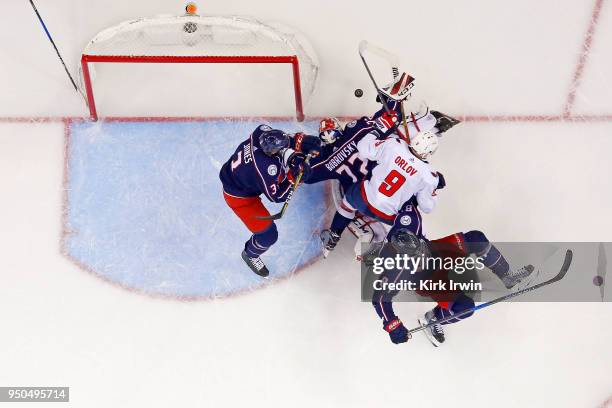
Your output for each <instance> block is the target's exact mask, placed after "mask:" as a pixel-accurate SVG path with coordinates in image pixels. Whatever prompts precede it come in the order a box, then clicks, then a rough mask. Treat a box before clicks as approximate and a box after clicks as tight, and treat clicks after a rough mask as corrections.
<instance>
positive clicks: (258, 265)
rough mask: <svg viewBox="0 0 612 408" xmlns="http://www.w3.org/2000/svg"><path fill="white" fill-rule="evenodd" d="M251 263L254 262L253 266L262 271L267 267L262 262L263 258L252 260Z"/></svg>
mask: <svg viewBox="0 0 612 408" xmlns="http://www.w3.org/2000/svg"><path fill="white" fill-rule="evenodd" d="M251 261H252V262H253V265H255V267H256V268H257V270H260V269H262V268H263V267H264V266H265V265H264V263H263V261H262V260H261V258H259V257H257V258H251Z"/></svg>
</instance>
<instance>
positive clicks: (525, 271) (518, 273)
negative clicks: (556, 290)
mask: <svg viewBox="0 0 612 408" xmlns="http://www.w3.org/2000/svg"><path fill="white" fill-rule="evenodd" d="M532 271H533V266H531V265H525V266H523V267H522V268H519V269H517V270H514V271H511V272H510V276H511V277H513V278H523V277H525V276H527V275H529V274H530V273H531V272H532Z"/></svg>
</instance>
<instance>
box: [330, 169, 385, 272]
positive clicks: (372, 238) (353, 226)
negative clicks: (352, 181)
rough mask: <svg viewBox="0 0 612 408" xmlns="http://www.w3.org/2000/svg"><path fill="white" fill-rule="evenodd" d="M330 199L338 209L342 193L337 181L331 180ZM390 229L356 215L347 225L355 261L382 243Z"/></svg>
mask: <svg viewBox="0 0 612 408" xmlns="http://www.w3.org/2000/svg"><path fill="white" fill-rule="evenodd" d="M332 197H333V200H334V205H335V206H336V209H338V208H340V204H341V203H342V199H343V197H344V192H343V191H342V186H341V185H340V183H339V182H338V181H337V180H332ZM390 228H391V227H390V226H389V225H386V224H383V223H382V222H380V221H377V220H375V219H373V218H370V217H368V216H365V215H361V214H357V216H356V217H355V219H353V221H351V223H350V224H349V225H348V230H349V231H350V232H351V234H353V236H354V237H355V238H357V241H356V242H355V260H356V261H357V262H360V261H361V259H362V255H363V254H364V253H367V252H369V249H370V247H374V246H375V245H376V244H377V243H380V242H382V241H384V239H385V237H386V236H387V232H388V231H389V229H390Z"/></svg>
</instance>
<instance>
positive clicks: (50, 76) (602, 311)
mask: <svg viewBox="0 0 612 408" xmlns="http://www.w3.org/2000/svg"><path fill="white" fill-rule="evenodd" d="M37 5H38V7H39V10H40V12H41V13H42V14H43V16H44V17H45V18H46V20H47V24H48V26H49V29H50V31H51V32H52V34H53V35H54V36H55V39H56V41H57V43H58V45H59V47H60V50H61V51H62V53H63V55H64V57H65V59H66V62H67V63H68V65H69V68H70V69H71V71H72V72H75V71H76V64H77V61H78V58H79V53H80V50H81V49H82V48H83V47H84V46H85V44H86V43H87V41H88V40H89V39H90V38H92V37H93V36H94V35H95V34H96V33H97V32H98V31H100V30H101V29H103V28H105V27H108V26H110V25H112V24H115V23H118V22H119V21H122V20H126V19H130V18H135V17H139V16H144V15H155V14H160V13H166V14H168V13H170V14H175V13H179V12H180V11H181V10H182V6H183V2H182V1H178V0H172V1H143V0H133V1H115V0H113V1H91V2H82V1H76V0H39V1H38V2H37ZM200 7H201V11H202V13H211V14H246V15H253V16H257V17H260V18H267V19H275V20H279V21H282V22H284V23H286V24H289V25H292V26H294V27H296V28H298V29H300V30H301V31H303V32H304V33H305V34H306V35H307V37H308V38H309V39H310V40H311V41H312V43H313V46H314V48H315V49H316V51H317V53H318V54H319V57H320V60H321V81H320V83H319V87H318V90H317V93H316V94H315V95H314V98H313V100H312V102H311V104H310V106H309V110H308V113H310V114H312V115H328V114H336V115H347V116H354V115H361V114H367V113H369V112H370V111H372V109H374V108H375V107H376V105H375V103H374V102H373V101H372V99H373V91H372V89H371V87H370V85H369V83H368V79H367V76H366V74H365V72H364V71H363V68H362V67H361V66H360V61H359V59H358V57H357V54H356V49H357V44H358V42H359V40H361V39H364V38H365V39H368V40H370V41H372V42H375V43H378V44H381V45H383V46H385V47H387V48H390V49H393V50H394V51H396V52H398V53H399V54H400V55H401V57H402V61H403V65H404V66H405V67H406V69H407V70H410V71H411V72H412V73H413V74H414V76H415V77H416V78H417V81H418V85H417V86H418V92H419V94H418V96H419V97H420V98H424V99H426V100H427V101H428V102H429V104H430V105H431V106H432V107H434V108H439V109H440V110H442V111H445V112H448V113H451V114H457V115H469V116H472V117H473V118H474V117H484V119H486V118H491V117H498V116H506V115H528V116H538V115H547V116H561V115H562V114H563V112H564V108H565V107H566V102H567V97H568V95H569V94H570V93H571V92H572V89H573V88H574V85H577V87H576V89H575V95H576V98H575V102H574V103H573V105H572V109H573V110H572V113H573V114H574V115H582V116H581V117H583V118H587V117H591V116H592V115H604V116H602V117H601V118H600V120H598V121H588V122H579V121H578V122H577V121H561V120H554V121H550V122H544V121H539V122H538V121H533V120H531V121H530V120H524V121H518V122H508V121H497V122H486V123H483V122H481V121H472V122H466V123H464V124H462V125H461V126H459V127H457V128H456V129H453V130H452V131H451V132H449V134H448V135H447V136H445V137H444V140H443V142H442V146H441V148H440V151H439V153H438V154H437V155H436V157H435V160H434V164H435V165H436V166H437V167H438V168H439V169H440V171H442V172H443V173H444V174H445V176H446V179H447V182H448V187H447V189H445V190H444V191H443V192H441V193H440V203H439V208H437V209H436V211H435V212H434V213H433V214H432V215H430V216H428V217H427V218H426V222H427V223H428V226H429V232H430V235H431V236H440V235H445V234H448V233H451V232H455V231H460V230H468V229H473V228H478V229H482V230H483V231H485V232H486V233H487V235H489V236H490V237H491V238H492V239H494V240H497V241H504V240H509V241H513V240H514V241H529V240H533V241H612V232H611V231H612V217H610V214H609V211H610V202H611V200H612V190H611V187H610V182H609V180H608V179H609V175H610V173H611V170H612V165H611V164H610V162H609V155H610V153H609V152H611V151H612V138H611V131H612V125H611V121H610V120H611V119H610V115H612V104H611V103H610V100H612V89H611V87H612V85H611V84H612V81H610V79H609V78H608V76H609V75H608V72H609V71H610V66H611V65H612V54H611V52H610V35H609V34H610V32H611V31H612V5H611V4H610V3H609V1H606V0H600V1H595V0H563V1H556V0H540V1H538V2H533V1H528V0H517V1H514V2H511V3H507V2H500V1H489V2H483V1H477V0H466V1H462V2H456V1H452V0H440V1H436V2H404V3H401V2H400V3H395V4H391V3H389V4H388V3H385V4H380V3H375V2H370V1H365V0H355V1H346V0H342V1H336V2H328V1H322V0H312V1H299V2H298V1H290V2H285V3H278V2H273V1H270V0H267V1H263V0H260V1H246V0H237V1H234V2H231V4H229V3H228V2H224V1H219V0H209V1H208V2H206V3H202V4H200ZM596 7H600V13H599V15H598V16H597V17H598V20H597V24H596V25H594V28H593V38H592V43H591V46H590V48H589V49H588V50H587V51H588V55H587V56H586V58H585V59H584V60H585V65H584V68H583V69H581V70H580V71H581V73H580V81H579V82H578V83H575V82H574V75H575V73H576V71H577V66H578V63H579V61H580V55H581V53H582V52H583V49H582V47H583V43H584V38H585V34H586V33H587V31H588V30H589V27H590V26H591V22H592V21H593V18H594V16H596V14H597V13H594V8H596ZM0 12H1V13H0V15H1V16H2V17H0V38H3V44H2V54H1V57H0V61H1V63H0V170H1V171H0V186H2V197H3V200H2V202H1V203H0V253H1V254H2V258H1V261H0V262H1V263H0V265H1V267H2V271H3V272H2V283H1V284H0V322H2V331H1V335H0V367H1V369H0V386H9V385H15V386H16V385H20V386H23V385H66V386H70V387H71V405H72V406H77V407H110V406H120V407H129V406H149V407H162V406H163V407H167V406H200V407H201V406H205V407H208V406H211V407H217V406H222V407H234V406H253V407H264V406H265V407H281V406H295V407H312V406H320V407H372V406H395V405H397V406H411V407H434V406H448V405H452V406H468V405H469V406H474V407H491V406H495V407H517V406H520V407H568V408H569V407H597V406H599V404H601V403H602V402H603V401H604V400H606V399H607V398H608V397H610V395H611V394H612V325H611V324H610V322H611V321H612V307H611V306H610V304H609V303H554V304H552V303H551V304H546V303H529V304H527V303H525V304H518V303H513V304H501V305H497V306H494V307H491V308H489V309H485V310H483V311H482V312H480V313H478V314H477V315H476V316H474V317H473V318H470V319H468V320H466V321H464V322H462V323H460V324H457V325H454V326H450V327H448V329H447V335H448V341H447V343H446V344H445V345H444V347H443V348H438V349H434V348H432V347H431V346H430V345H429V344H428V343H427V342H426V341H425V339H424V338H421V337H416V338H414V339H413V340H411V341H410V342H409V343H407V344H405V345H402V346H395V345H392V344H391V343H390V342H389V339H388V336H387V335H386V333H385V332H384V331H383V330H382V328H381V324H380V321H379V319H378V318H377V316H376V314H375V313H374V311H373V310H372V307H371V306H370V304H368V303H361V302H360V301H359V271H358V265H357V264H355V263H354V262H353V261H352V243H351V242H349V241H348V240H345V241H344V242H343V243H342V245H341V246H340V248H339V249H338V250H337V251H336V252H334V253H333V254H332V255H331V257H330V258H329V259H328V260H326V261H325V262H319V263H317V264H315V265H313V266H312V267H310V268H308V269H307V270H305V271H304V272H302V273H301V274H299V275H296V276H295V277H293V278H292V279H289V280H286V281H283V282H281V283H279V284H276V285H272V286H270V287H267V288H265V289H262V290H258V291H255V292H253V293H249V294H247V295H243V296H239V297H234V298H228V299H224V300H217V301H206V302H191V303H182V302H177V301H168V300H159V299H151V298H148V297H145V296H142V295H138V294H133V293H130V292H127V291H125V290H123V289H121V288H117V287H114V286H111V285H108V284H106V283H105V282H103V281H101V280H100V279H98V278H96V277H95V276H92V275H90V274H88V273H86V272H84V271H83V270H81V269H79V268H78V267H77V266H76V265H74V264H72V263H70V262H69V261H68V260H66V259H65V258H64V257H63V256H62V255H61V254H60V250H59V248H60V238H61V237H60V231H61V220H62V219H61V216H62V214H61V208H62V197H63V193H62V189H63V188H64V187H63V186H64V185H63V174H64V125H63V123H62V118H64V117H85V116H86V115H87V110H86V107H85V105H84V103H83V100H82V98H81V97H80V96H79V95H78V94H76V93H75V92H74V91H73V90H72V89H71V87H70V84H69V82H68V81H67V79H66V78H65V74H64V72H63V69H62V68H61V66H60V65H59V64H58V62H57V59H56V56H55V54H54V51H53V50H52V49H51V47H50V45H49V44H48V41H47V39H46V37H45V35H44V33H43V32H42V30H41V28H40V26H39V24H38V22H37V20H36V19H35V17H34V14H33V12H32V10H31V8H30V6H29V4H28V2H25V1H24V2H6V1H5V2H3V3H2V4H1V5H0ZM111 71H112V70H109V77H106V78H104V79H103V78H100V80H101V82H100V83H98V84H97V85H96V86H97V88H96V91H97V92H98V93H99V94H100V97H101V98H102V101H101V102H100V103H101V105H100V107H99V108H100V110H101V111H102V112H104V113H105V114H114V115H124V116H136V115H143V114H147V113H150V114H157V115H159V114H164V113H165V114H172V115H177V114H180V115H199V116H206V115H220V114H228V115H232V116H235V115H253V114H260V113H261V112H260V111H261V110H264V111H265V112H264V113H269V114H270V115H289V114H291V113H292V109H293V107H292V105H291V93H290V92H288V91H287V88H286V86H287V87H288V86H289V85H290V84H289V83H286V84H285V81H281V80H278V81H274V80H273V81H272V82H271V85H270V86H271V87H278V95H281V96H280V97H279V98H278V100H267V99H265V98H259V97H257V95H243V94H242V93H239V92H237V91H234V92H230V93H229V94H228V95H227V96H226V99H224V100H223V101H222V102H223V103H222V104H221V105H223V106H221V107H220V106H219V105H217V101H216V100H210V99H209V98H208V95H207V92H206V87H205V86H202V87H201V88H200V86H199V84H200V83H199V82H198V83H195V84H194V83H182V82H181V81H182V79H183V78H182V77H181V76H180V75H176V76H169V75H164V76H162V77H161V78H160V77H153V76H152V73H150V72H147V71H146V70H142V71H138V72H134V71H133V70H128V71H124V72H119V71H118V72H116V73H113V72H111ZM127 74H137V75H135V76H136V77H131V78H128V77H126V75H127ZM192 74H193V75H195V74H194V73H193V72H192V73H189V75H192ZM275 75H276V74H275ZM189 78H191V77H189ZM279 78H280V74H279ZM122 80H123V81H124V83H121V81H122ZM200 80H201V81H204V80H206V77H205V78H200ZM261 80H262V81H263V80H264V79H263V78H262V79H261ZM104 81H106V82H104ZM115 81H116V82H115ZM187 82H189V81H187ZM160 83H161V84H160ZM138 84H141V85H142V89H140V90H138ZM128 87H129V88H128ZM158 87H162V88H163V89H164V91H163V92H164V93H163V94H159V93H157V92H156V89H159V88H158ZM358 87H359V88H363V89H364V91H365V96H364V98H362V99H356V98H355V97H354V96H353V90H354V89H355V88H358ZM122 89H128V90H129V92H131V93H135V94H134V95H133V96H132V97H131V99H130V98H128V99H126V96H125V95H121V96H118V93H120V92H121V91H122ZM128 96H129V95H128ZM282 98H285V100H283V99H282ZM234 101H236V103H238V104H240V106H239V107H237V108H236V109H232V106H234V105H233V102H234ZM226 107H229V109H225V108H226ZM224 109H225V110H224ZM605 115H607V116H605ZM15 117H19V118H23V121H24V122H21V121H15V119H14V118H15ZM43 117H44V118H50V119H49V120H48V121H44V122H43V123H30V122H32V121H36V120H40V118H43ZM606 117H607V119H606ZM10 118H12V119H10ZM475 119H476V118H475ZM481 119H482V118H481ZM524 119H528V118H524ZM20 120H21V119H20ZM244 136H245V135H236V142H238V141H239V140H241V139H242V138H243V137H244ZM287 221H289V220H287ZM283 222H285V220H283ZM289 222H290V221H289ZM572 273H576V274H584V276H585V279H592V277H593V274H594V272H593V271H579V270H574V271H572ZM607 296H608V300H609V299H610V297H611V296H612V294H610V289H609V288H608V291H607ZM429 306H430V305H426V304H401V305H398V306H397V312H398V314H399V315H400V317H401V318H402V319H403V320H404V321H405V322H407V325H409V326H412V325H413V323H414V322H415V320H416V317H417V316H418V315H419V314H421V313H423V312H424V311H425V310H427V308H428V307H429ZM24 406H27V405H24Z"/></svg>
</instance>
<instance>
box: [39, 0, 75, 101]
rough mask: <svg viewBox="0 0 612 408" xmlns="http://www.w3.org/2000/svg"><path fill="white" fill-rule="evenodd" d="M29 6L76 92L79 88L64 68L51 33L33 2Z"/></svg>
mask: <svg viewBox="0 0 612 408" xmlns="http://www.w3.org/2000/svg"><path fill="white" fill-rule="evenodd" d="M30 4H31V5H32V8H33V9H34V13H36V17H38V21H40V24H41V25H42V28H43V30H45V33H46V34H47V38H48V39H49V41H50V42H51V45H53V48H54V49H55V53H56V54H57V57H58V58H59V60H60V62H61V63H62V65H63V66H64V71H66V75H68V78H70V82H71V83H72V86H73V87H74V90H75V91H77V92H78V91H79V88H78V87H77V85H76V82H74V79H73V78H72V75H71V74H70V71H68V68H67V67H66V64H65V63H64V59H63V58H62V55H61V54H60V52H59V50H58V49H57V46H56V45H55V41H53V37H51V33H49V30H48V29H47V25H46V24H45V22H44V21H43V19H42V17H41V16H40V13H39V12H38V9H37V8H36V5H34V1H33V0H30Z"/></svg>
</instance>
